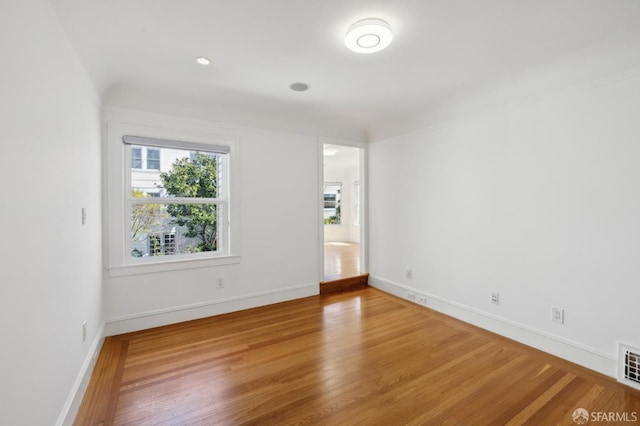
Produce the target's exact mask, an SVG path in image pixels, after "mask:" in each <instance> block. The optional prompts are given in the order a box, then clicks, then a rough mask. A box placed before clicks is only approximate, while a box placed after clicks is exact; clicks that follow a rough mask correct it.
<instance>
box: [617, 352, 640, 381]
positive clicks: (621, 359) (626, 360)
mask: <svg viewBox="0 0 640 426" xmlns="http://www.w3.org/2000/svg"><path fill="white" fill-rule="evenodd" d="M618 364H619V369H618V380H619V381H620V382H622V383H624V384H626V385H628V386H631V387H633V388H636V389H640V349H637V348H632V347H630V346H627V345H623V344H621V345H620V354H619V355H618Z"/></svg>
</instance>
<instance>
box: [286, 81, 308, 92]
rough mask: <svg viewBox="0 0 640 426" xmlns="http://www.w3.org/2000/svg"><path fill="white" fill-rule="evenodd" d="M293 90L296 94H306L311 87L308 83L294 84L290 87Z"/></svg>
mask: <svg viewBox="0 0 640 426" xmlns="http://www.w3.org/2000/svg"><path fill="white" fill-rule="evenodd" d="M289 87H290V88H291V90H293V91H294V92H304V91H306V90H309V85H308V84H307V83H293V84H292V85H291V86H289Z"/></svg>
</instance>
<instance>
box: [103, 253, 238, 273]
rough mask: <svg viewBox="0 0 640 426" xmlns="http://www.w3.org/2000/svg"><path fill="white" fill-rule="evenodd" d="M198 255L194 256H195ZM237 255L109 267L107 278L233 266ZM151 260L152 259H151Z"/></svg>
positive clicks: (236, 261) (236, 262)
mask: <svg viewBox="0 0 640 426" xmlns="http://www.w3.org/2000/svg"><path fill="white" fill-rule="evenodd" d="M199 254H200V253H197V254H194V255H193V256H197V255H199ZM240 259H241V257H240V256H238V255H231V256H219V257H211V256H208V257H202V258H199V259H198V258H187V259H185V258H182V259H177V260H164V257H163V259H162V261H161V262H154V261H149V262H147V263H131V264H128V265H118V266H110V267H108V268H107V270H108V271H109V277H124V276H128V275H139V274H151V273H155V272H168V271H181V270H184V269H195V268H208V267H212V266H223V265H235V264H238V263H240ZM152 260H153V259H152Z"/></svg>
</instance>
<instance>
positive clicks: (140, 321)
mask: <svg viewBox="0 0 640 426" xmlns="http://www.w3.org/2000/svg"><path fill="white" fill-rule="evenodd" d="M319 292H320V284H319V282H315V283H309V284H302V285H299V286H294V287H285V288H280V289H276V290H269V291H263V292H258V293H251V294H245V295H241V296H236V297H230V298H227V299H219V300H211V301H207V302H202V303H195V304H191V305H182V306H175V307H171V308H167V309H160V310H156V311H149V312H142V313H139V314H134V315H128V316H122V317H116V318H111V319H108V320H107V321H106V325H105V336H114V335H117V334H123V333H129V332H132V331H138V330H145V329H147V328H153V327H160V326H163V325H168V324H175V323H179V322H183V321H190V320H194V319H199V318H206V317H210V316H214V315H221V314H226V313H229V312H235V311H241V310H244V309H251V308H257V307H259V306H265V305H271V304H274V303H279V302H286V301H288V300H294V299H301V298H303V297H309V296H315V295H317V294H319Z"/></svg>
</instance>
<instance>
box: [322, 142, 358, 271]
mask: <svg viewBox="0 0 640 426" xmlns="http://www.w3.org/2000/svg"><path fill="white" fill-rule="evenodd" d="M363 159H364V153H363V148H356V147H351V146H343V145H332V144H324V145H323V166H324V167H323V179H324V185H323V235H324V237H323V243H324V281H325V282H328V281H336V280H343V279H346V278H353V277H359V276H361V275H362V274H363V273H364V262H363V259H364V245H363V244H361V243H362V240H363V226H362V225H363V224H364V223H363V222H364V221H363V216H362V213H363V209H362V208H361V206H362V202H363V197H362V194H363V191H362V187H363V185H362V178H363V176H364V175H363V167H362V161H363Z"/></svg>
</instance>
